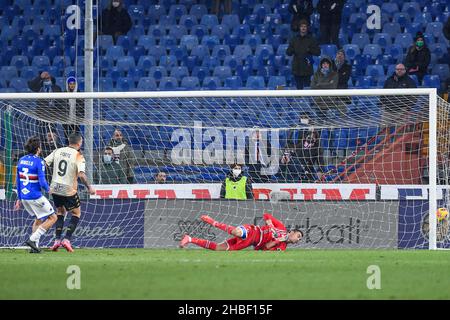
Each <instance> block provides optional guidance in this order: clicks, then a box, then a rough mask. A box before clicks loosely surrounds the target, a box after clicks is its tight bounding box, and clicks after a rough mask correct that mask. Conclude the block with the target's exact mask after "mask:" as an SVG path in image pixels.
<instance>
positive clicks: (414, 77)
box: [409, 74, 420, 87]
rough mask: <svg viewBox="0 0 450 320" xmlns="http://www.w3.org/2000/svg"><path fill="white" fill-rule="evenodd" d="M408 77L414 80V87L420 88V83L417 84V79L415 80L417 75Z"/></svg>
mask: <svg viewBox="0 0 450 320" xmlns="http://www.w3.org/2000/svg"><path fill="white" fill-rule="evenodd" d="M409 77H410V78H411V79H413V80H414V82H415V83H416V86H417V87H419V86H420V83H419V78H417V75H415V74H411V75H409Z"/></svg>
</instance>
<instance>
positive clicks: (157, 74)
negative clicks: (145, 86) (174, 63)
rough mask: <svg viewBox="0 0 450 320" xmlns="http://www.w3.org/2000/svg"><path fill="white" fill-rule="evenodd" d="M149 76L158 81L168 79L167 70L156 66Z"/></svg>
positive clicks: (151, 69)
mask: <svg viewBox="0 0 450 320" xmlns="http://www.w3.org/2000/svg"><path fill="white" fill-rule="evenodd" d="M149 76H150V77H153V78H155V80H157V81H158V80H161V78H163V77H167V70H166V68H164V67H160V66H154V67H151V68H150V71H149Z"/></svg>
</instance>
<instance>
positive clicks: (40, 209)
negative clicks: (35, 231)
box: [22, 196, 55, 219]
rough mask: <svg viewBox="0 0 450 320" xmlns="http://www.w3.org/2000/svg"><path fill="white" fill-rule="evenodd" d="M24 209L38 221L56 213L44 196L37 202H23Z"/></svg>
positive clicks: (36, 200)
mask: <svg viewBox="0 0 450 320" xmlns="http://www.w3.org/2000/svg"><path fill="white" fill-rule="evenodd" d="M22 204H23V207H24V208H25V210H27V212H28V213H29V214H31V215H32V216H35V217H36V219H42V218H46V217H48V216H49V215H52V214H53V213H55V210H54V209H53V207H52V205H51V204H50V201H48V199H47V198H46V197H44V196H42V197H40V198H39V199H35V200H22Z"/></svg>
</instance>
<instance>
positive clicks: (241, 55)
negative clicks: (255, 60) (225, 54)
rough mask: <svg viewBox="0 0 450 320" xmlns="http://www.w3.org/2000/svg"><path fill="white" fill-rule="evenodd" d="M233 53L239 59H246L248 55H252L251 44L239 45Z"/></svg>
mask: <svg viewBox="0 0 450 320" xmlns="http://www.w3.org/2000/svg"><path fill="white" fill-rule="evenodd" d="M233 55H234V56H235V57H236V59H238V60H241V61H242V60H246V59H247V57H248V56H252V55H253V52H252V49H251V48H250V46H248V45H238V46H236V48H235V49H234V52H233Z"/></svg>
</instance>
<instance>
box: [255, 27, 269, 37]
mask: <svg viewBox="0 0 450 320" xmlns="http://www.w3.org/2000/svg"><path fill="white" fill-rule="evenodd" d="M255 33H256V34H258V35H259V36H260V37H261V39H263V40H266V39H268V38H270V37H271V36H272V29H271V28H270V26H268V25H266V24H258V25H257V26H256V27H255Z"/></svg>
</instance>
